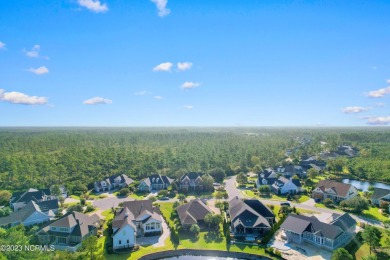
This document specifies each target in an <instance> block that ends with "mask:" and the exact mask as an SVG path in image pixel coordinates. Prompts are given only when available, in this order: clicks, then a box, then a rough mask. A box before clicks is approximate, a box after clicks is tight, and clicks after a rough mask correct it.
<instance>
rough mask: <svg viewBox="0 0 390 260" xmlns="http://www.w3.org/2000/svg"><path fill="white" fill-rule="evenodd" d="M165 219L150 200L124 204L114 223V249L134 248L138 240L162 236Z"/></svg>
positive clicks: (116, 214)
mask: <svg viewBox="0 0 390 260" xmlns="http://www.w3.org/2000/svg"><path fill="white" fill-rule="evenodd" d="M162 222H163V218H162V216H161V214H160V211H159V209H158V208H157V207H153V205H152V201H150V200H135V201H127V202H124V203H123V208H121V209H119V210H118V211H117V212H116V213H115V218H114V219H113V221H112V231H113V235H112V239H113V249H114V250H116V249H122V248H129V247H134V246H135V245H136V238H137V237H141V236H152V235H161V233H162V232H163V229H162Z"/></svg>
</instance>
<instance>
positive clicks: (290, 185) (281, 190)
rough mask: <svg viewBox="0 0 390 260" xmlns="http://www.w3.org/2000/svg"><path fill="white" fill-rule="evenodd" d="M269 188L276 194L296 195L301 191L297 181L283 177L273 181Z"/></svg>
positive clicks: (299, 183)
mask: <svg viewBox="0 0 390 260" xmlns="http://www.w3.org/2000/svg"><path fill="white" fill-rule="evenodd" d="M271 188H272V190H273V191H274V192H275V193H276V194H296V193H298V192H301V191H302V190H303V189H302V185H301V182H300V180H299V179H293V178H291V177H290V178H289V179H287V178H285V177H283V176H280V177H279V178H278V179H277V180H275V182H274V183H273V184H272V186H271Z"/></svg>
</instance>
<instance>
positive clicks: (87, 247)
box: [82, 236, 99, 260]
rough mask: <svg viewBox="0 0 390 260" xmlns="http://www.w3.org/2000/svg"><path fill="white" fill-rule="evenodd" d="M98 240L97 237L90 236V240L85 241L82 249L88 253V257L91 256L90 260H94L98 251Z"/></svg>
mask: <svg viewBox="0 0 390 260" xmlns="http://www.w3.org/2000/svg"><path fill="white" fill-rule="evenodd" d="M97 242H98V239H97V237H96V236H89V237H88V238H86V239H84V241H83V243H82V248H83V250H84V252H86V253H87V257H88V256H89V259H91V260H92V259H94V253H95V252H96V251H98V249H99V247H98V243H97Z"/></svg>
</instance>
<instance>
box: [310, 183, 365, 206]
mask: <svg viewBox="0 0 390 260" xmlns="http://www.w3.org/2000/svg"><path fill="white" fill-rule="evenodd" d="M357 195H358V191H357V189H356V188H355V187H354V186H353V185H351V184H347V183H342V182H337V181H332V180H321V181H320V182H318V183H317V185H316V187H315V188H314V189H313V191H312V195H311V196H312V198H314V199H321V200H323V199H326V198H330V199H332V200H335V201H342V200H347V199H350V198H353V197H355V196H357Z"/></svg>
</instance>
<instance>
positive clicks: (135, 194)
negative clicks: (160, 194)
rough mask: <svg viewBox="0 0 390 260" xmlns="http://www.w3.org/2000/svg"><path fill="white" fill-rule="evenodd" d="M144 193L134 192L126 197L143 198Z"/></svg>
mask: <svg viewBox="0 0 390 260" xmlns="http://www.w3.org/2000/svg"><path fill="white" fill-rule="evenodd" d="M145 195H146V194H145V193H140V192H136V193H132V194H130V195H129V196H128V197H129V198H133V199H136V200H143V199H144V198H145Z"/></svg>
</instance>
